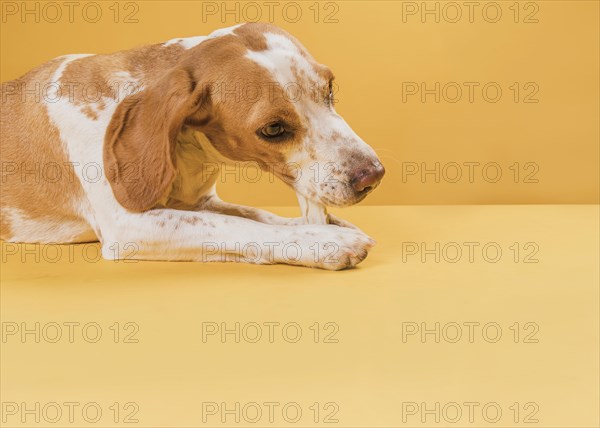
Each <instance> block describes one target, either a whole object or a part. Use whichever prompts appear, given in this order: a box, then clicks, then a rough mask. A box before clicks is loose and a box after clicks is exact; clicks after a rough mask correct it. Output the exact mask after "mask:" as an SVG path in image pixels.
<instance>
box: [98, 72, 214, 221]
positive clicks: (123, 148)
mask: <svg viewBox="0 0 600 428" xmlns="http://www.w3.org/2000/svg"><path fill="white" fill-rule="evenodd" d="M201 86H202V85H199V84H198V82H196V81H195V79H194V76H193V73H192V72H191V71H190V70H188V69H186V68H175V69H173V70H171V71H169V72H168V73H167V74H166V75H165V76H163V77H162V78H161V79H160V80H159V81H157V82H156V83H155V84H153V85H152V86H150V87H148V88H145V89H144V90H142V91H140V92H138V93H136V94H133V95H130V96H128V97H127V98H125V99H124V100H123V101H122V102H121V104H120V105H119V106H118V107H117V109H116V110H115V112H114V114H113V116H112V119H111V121H110V124H109V126H108V128H107V130H106V135H105V138H104V153H103V156H104V167H105V171H106V176H107V178H108V181H109V183H110V185H111V187H112V190H113V192H114V194H115V197H116V198H117V200H118V201H119V203H120V204H121V205H123V206H124V207H125V208H127V209H129V210H131V211H138V212H139V211H146V210H148V209H150V208H152V207H153V206H155V205H156V204H157V202H158V201H159V199H160V198H161V197H163V196H164V194H165V193H166V192H167V190H168V189H169V187H170V186H171V183H172V182H173V180H174V179H175V175H176V172H175V167H176V165H175V164H174V156H173V154H174V152H175V144H176V140H177V135H178V134H179V132H180V131H181V128H182V127H183V125H184V122H185V120H186V118H188V117H189V116H190V115H192V114H193V113H194V112H196V111H198V109H199V108H200V105H201V104H202V102H203V101H204V100H203V98H204V94H203V88H202V87H201Z"/></svg>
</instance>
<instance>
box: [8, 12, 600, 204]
mask: <svg viewBox="0 0 600 428" xmlns="http://www.w3.org/2000/svg"><path fill="white" fill-rule="evenodd" d="M4 3H7V2H4ZM17 3H18V4H20V3H21V2H17ZM32 3H35V2H32ZM32 3H28V4H30V7H31V8H33V6H31V4H32ZM135 3H136V4H137V5H138V6H139V10H138V11H137V13H136V14H135V15H134V18H135V19H138V20H139V22H138V23H123V22H122V21H124V20H125V15H126V14H127V13H130V12H132V11H133V9H131V8H127V9H126V8H125V3H121V7H120V9H119V10H120V12H121V13H120V15H119V17H118V20H119V21H120V22H119V23H114V22H113V19H114V10H113V9H109V8H110V7H113V6H112V5H113V4H114V2H112V1H108V2H100V4H101V5H102V17H101V19H100V20H99V21H98V22H97V23H89V22H85V21H84V20H83V19H82V18H81V16H82V9H83V6H80V7H79V8H78V9H75V15H74V17H75V19H74V21H75V22H74V23H69V22H68V20H67V16H66V9H64V10H65V12H64V14H63V17H62V19H61V20H60V21H59V22H57V23H48V22H44V20H43V19H40V21H41V22H40V23H35V22H33V20H34V18H35V17H34V16H33V15H31V16H27V17H26V22H25V23H22V22H21V21H22V19H21V18H20V16H19V15H9V16H6V19H5V20H6V22H3V23H2V30H1V36H2V42H1V45H0V51H1V56H2V58H1V59H2V61H1V62H2V67H1V75H0V77H1V79H2V81H6V80H9V79H13V78H16V77H18V76H20V75H22V74H23V73H25V72H26V71H28V70H29V69H31V68H32V67H34V66H36V65H38V64H40V63H43V62H44V61H47V60H49V59H51V58H54V57H56V56H59V55H63V54H70V53H101V52H113V51H116V50H121V49H128V48H131V47H134V46H138V45H142V44H147V43H157V42H161V41H166V40H169V39H171V38H175V37H182V36H193V35H206V34H208V33H210V32H211V31H212V30H214V29H216V28H220V27H224V26H229V25H233V24H236V23H237V21H236V17H235V15H234V14H229V15H226V16H225V18H226V19H225V20H222V19H221V16H220V14H216V15H208V14H204V15H203V13H202V11H203V6H202V5H203V3H202V2H195V1H140V2H135ZM204 3H207V2H204ZM209 3H210V2H209ZM212 3H215V4H217V6H218V7H219V8H221V6H220V5H221V4H222V2H212ZM235 3H236V2H230V3H228V4H229V6H228V7H229V8H230V9H231V10H233V9H234V7H235V6H234V4H235ZM258 3H259V4H263V2H258ZM327 3H328V2H322V3H321V5H320V6H319V8H318V10H319V11H320V14H319V16H318V19H317V20H318V21H319V22H317V23H315V22H314V20H315V12H314V9H310V8H311V7H313V8H314V2H312V1H308V2H307V1H304V2H297V4H300V5H301V10H302V15H301V18H300V19H299V21H298V22H296V23H292V22H289V19H288V20H286V19H283V6H282V5H283V3H280V4H279V6H278V8H277V9H275V13H274V15H273V17H274V22H275V23H276V24H278V25H280V26H282V27H283V28H285V29H287V30H288V31H290V32H291V33H292V34H294V35H295V36H297V37H298V38H299V39H300V41H301V42H302V43H304V45H305V46H306V47H307V48H308V50H309V51H310V52H311V53H312V54H313V55H314V56H315V58H316V59H317V60H318V61H320V62H323V63H325V64H327V65H329V66H330V67H331V68H332V69H333V71H334V73H335V74H336V77H337V82H338V84H339V90H338V93H337V96H336V98H337V99H338V101H339V103H338V106H337V108H338V111H339V112H340V113H341V114H342V116H344V118H345V119H346V120H347V121H348V123H349V124H350V125H351V126H352V127H353V128H354V129H355V131H356V132H357V133H358V134H359V135H360V136H361V137H362V138H363V139H364V140H365V141H366V142H367V143H369V144H370V145H371V146H372V147H374V148H375V149H376V151H377V153H378V154H379V156H380V157H381V159H382V160H383V163H384V165H385V166H386V168H387V176H386V177H385V180H384V182H383V183H382V185H381V186H380V188H379V189H378V190H377V191H376V192H375V193H374V194H373V195H371V196H370V197H369V198H367V200H366V201H365V202H364V203H365V204H373V205H382V204H387V205H390V204H463V203H466V204H469V203H470V204H473V203H486V204H488V203H501V204H506V203H536V204H537V203H597V202H598V181H599V175H598V157H599V151H598V140H599V134H598V116H599V114H600V112H599V107H598V99H599V91H598V84H599V83H598V81H599V79H598V69H599V64H598V51H599V42H598V40H599V32H598V2H597V1H541V2H534V4H536V5H537V6H538V8H539V10H538V11H537V12H536V13H535V14H534V15H533V16H530V17H529V19H537V20H538V21H539V22H537V23H525V22H522V21H525V20H526V18H527V17H528V16H529V15H530V14H531V13H533V12H534V10H533V9H532V8H531V6H527V7H526V6H525V5H526V4H527V2H521V3H520V5H519V11H520V13H519V18H518V21H519V22H518V23H515V22H514V17H515V15H514V9H510V7H514V6H512V5H513V3H514V2H512V1H501V2H498V4H500V5H501V9H502V16H501V18H500V19H499V21H498V22H496V23H490V22H487V21H486V19H485V18H488V19H493V18H494V15H493V13H492V9H488V12H487V14H486V15H485V17H484V15H483V5H485V4H486V2H479V3H480V6H479V7H478V8H476V9H475V13H474V15H473V21H474V22H473V23H470V22H469V17H468V9H467V8H466V7H464V6H463V7H462V18H461V20H460V21H459V22H457V23H449V22H447V21H446V20H445V19H444V17H446V18H447V19H452V17H453V13H454V12H453V11H452V10H450V9H447V6H446V4H447V3H445V2H441V3H439V5H440V6H439V7H440V13H441V18H440V21H441V22H440V23H436V22H434V18H435V17H434V16H433V15H427V16H426V20H425V22H421V21H422V18H421V16H420V15H419V14H417V15H408V14H405V15H404V17H405V19H403V8H404V9H405V10H406V8H407V7H408V6H406V3H407V2H401V1H397V2H396V1H346V2H329V4H330V6H326V5H327ZM421 3H422V2H416V4H417V6H419V7H421ZM435 3H436V2H430V3H429V6H428V7H430V8H433V7H434V6H433V5H434V4H435ZM487 3H489V2H487ZM82 4H83V3H82ZM239 4H240V6H239V11H240V15H239V18H240V19H243V18H244V16H245V17H247V18H252V17H253V11H252V10H251V9H248V8H246V9H244V6H243V5H244V3H243V2H241V3H239ZM331 4H334V5H337V6H336V7H337V9H334V8H333V6H331ZM458 4H461V5H462V2H458ZM205 7H206V6H205ZM287 10H288V17H289V18H290V19H293V15H292V10H291V9H287ZM336 10H337V12H336ZM78 11H79V13H78ZM244 11H245V15H244ZM261 11H262V13H263V16H262V18H263V20H267V19H268V9H267V8H266V7H263V8H261ZM333 12H335V14H334V15H333V16H331V17H330V18H332V19H337V20H338V21H339V22H338V23H325V22H323V21H325V20H326V17H327V16H328V15H329V14H331V13H333ZM40 13H42V12H41V9H40ZM51 13H53V12H52V11H51V10H48V11H47V14H48V16H50V17H52V16H54V15H50V14H51ZM89 14H90V16H92V14H91V12H89ZM92 17H93V16H92ZM203 21H205V22H203ZM403 21H406V22H403ZM402 82H417V83H420V82H426V83H427V86H428V87H429V88H432V87H433V86H434V85H435V82H440V84H441V85H442V86H443V85H444V84H446V83H448V82H457V83H458V84H460V85H461V86H462V85H463V82H478V83H479V84H480V86H479V92H476V98H475V100H474V102H473V103H470V102H468V100H467V94H466V87H464V86H462V87H463V89H464V91H463V95H462V98H461V100H460V101H458V102H456V103H450V102H444V101H442V102H440V103H439V104H438V103H435V102H434V101H433V97H432V96H428V98H427V102H426V103H422V102H420V100H419V96H418V95H416V96H412V97H409V98H407V102H402ZM488 82H496V83H498V85H500V87H501V88H502V91H503V93H502V97H501V99H500V100H499V101H498V102H496V103H490V102H486V101H484V99H483V98H482V95H481V88H482V86H483V85H485V84H486V83H488ZM514 82H519V84H520V85H521V91H520V99H521V101H522V98H523V97H524V96H525V94H526V93H527V92H528V91H527V90H524V89H523V85H524V84H526V83H527V82H534V83H535V84H537V86H538V87H539V92H538V93H537V94H536V95H535V98H536V99H538V100H539V102H538V103H523V102H519V103H515V102H514V100H513V92H512V91H511V90H510V89H509V87H510V86H511V85H512V84H513V83H514ZM452 94H453V93H449V95H448V96H449V97H453V95H452ZM415 162H416V163H417V164H419V165H421V164H422V163H425V166H426V167H427V168H429V169H431V168H434V166H435V163H436V162H439V163H440V167H443V166H444V165H447V164H448V163H449V162H456V163H458V164H460V165H462V172H463V177H462V180H460V181H459V182H457V183H450V182H445V181H444V180H443V179H442V180H441V182H440V183H435V181H434V177H433V175H429V176H427V177H426V181H425V182H424V183H423V182H422V180H421V179H420V177H419V176H417V175H414V176H408V177H406V179H405V180H403V177H402V171H403V168H404V169H405V168H406V163H415ZM465 162H478V163H479V164H480V165H484V164H487V163H490V162H495V163H496V164H498V165H499V166H500V168H501V171H502V178H501V179H500V180H499V181H498V182H496V183H489V182H487V181H486V180H485V179H484V178H483V177H482V166H479V167H478V168H477V170H476V171H475V172H476V175H475V176H474V182H473V183H469V181H468V179H467V177H466V175H467V173H468V169H467V167H466V166H464V165H463V164H464V163H465ZM516 162H517V163H519V168H520V170H521V174H520V177H519V179H518V181H519V183H515V182H514V171H513V170H511V169H510V167H511V166H512V165H514V164H515V163H516ZM528 162H531V163H534V164H535V165H536V166H537V169H538V171H537V173H536V174H535V177H534V178H536V179H537V180H538V182H537V183H525V182H523V181H524V180H523V179H524V175H525V174H526V173H527V172H529V171H533V170H532V169H524V167H525V164H526V163H528ZM403 164H404V167H403ZM528 168H533V167H528ZM490 171H492V170H490ZM448 173H449V174H450V173H452V174H454V172H453V171H450V170H449V171H448ZM225 181H226V183H225V185H221V186H220V194H221V195H222V197H223V198H224V199H226V200H229V201H233V202H239V203H245V204H255V205H256V204H258V205H290V204H295V196H294V194H293V193H292V192H291V191H290V190H289V189H288V188H287V187H285V186H284V185H283V184H281V183H279V182H273V183H270V182H269V181H270V180H269V179H268V177H267V176H266V175H264V176H263V180H262V181H261V182H260V183H248V182H244V180H243V179H242V178H240V179H239V180H238V181H239V182H237V183H236V178H235V176H233V175H229V176H227V177H226V180H225Z"/></svg>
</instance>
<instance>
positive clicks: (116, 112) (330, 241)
mask: <svg viewBox="0 0 600 428" xmlns="http://www.w3.org/2000/svg"><path fill="white" fill-rule="evenodd" d="M332 80H333V74H332V72H331V71H330V70H329V69H328V68H327V67H325V66H323V65H321V64H319V63H317V62H316V61H315V60H314V59H313V58H312V57H311V55H310V54H309V53H308V52H307V51H306V49H305V48H304V47H303V46H302V45H301V44H300V43H299V42H298V41H297V40H296V39H295V38H293V37H292V36H291V35H289V34H288V33H286V32H285V31H283V30H281V29H279V28H278V27H276V26H273V25H268V24H261V23H253V24H243V25H238V26H235V27H231V28H226V29H222V30H217V31H215V32H213V33H212V34H210V35H209V36H207V37H191V38H183V39H174V40H171V41H168V42H166V43H162V44H156V45H151V46H145V47H141V48H136V49H131V50H127V51H122V52H117V53H113V54H102V55H67V56H63V57H59V58H56V59H54V60H51V61H49V62H47V63H45V64H43V65H41V66H39V67H37V68H35V69H34V70H32V71H30V72H29V73H27V74H25V75H24V76H23V77H21V78H20V79H16V80H13V81H10V82H5V83H3V84H2V114H1V118H2V120H1V134H0V136H1V161H2V192H1V204H0V207H1V215H2V216H1V219H0V228H1V238H2V239H4V240H6V241H10V242H38V243H77V242H90V241H97V240H100V241H101V243H102V255H103V257H105V258H109V259H114V258H124V257H125V258H136V259H145V260H192V261H245V262H250V263H265V264H266V263H288V264H296V265H303V266H312V267H322V268H326V269H335V270H337V269H343V268H346V267H350V266H354V265H356V264H357V263H359V262H360V261H362V260H363V259H364V258H365V257H366V255H367V252H368V250H369V249H370V248H371V247H372V246H373V244H374V241H373V240H372V239H371V238H369V237H368V236H367V235H365V234H364V233H363V232H361V231H360V230H359V229H357V228H356V227H354V226H353V225H351V224H349V223H347V222H345V221H343V220H341V219H338V218H335V217H334V216H329V223H330V224H306V219H305V218H298V219H289V218H282V217H278V216H276V215H273V214H271V213H268V212H265V211H262V210H259V209H255V208H251V207H245V206H239V205H234V204H230V203H226V202H223V201H221V200H220V199H219V198H218V197H217V194H216V192H215V183H216V181H217V177H218V171H217V170H215V169H214V168H213V169H211V173H210V174H206V170H205V169H203V168H202V165H203V164H205V163H208V162H212V163H213V164H218V165H220V164H222V163H231V162H246V161H254V162H256V163H257V164H258V165H259V166H260V167H261V168H263V169H265V170H269V171H270V172H272V173H273V174H275V175H276V176H278V177H279V178H281V179H282V180H284V181H286V182H288V183H289V184H290V186H292V187H293V188H294V189H295V190H296V192H297V193H298V194H299V195H300V196H299V198H300V199H301V198H305V199H306V200H307V201H314V202H316V203H318V204H323V205H325V206H347V205H351V204H354V203H356V202H359V201H360V200H362V199H363V198H364V197H365V196H366V194H367V193H369V192H370V191H371V190H372V189H373V188H375V187H376V186H377V184H378V183H379V182H380V180H381V178H382V176H383V173H384V169H383V166H382V165H381V163H380V162H379V160H378V158H377V156H376V154H375V152H374V151H373V150H372V149H371V148H370V147H369V146H368V145H367V144H365V143H364V142H363V141H362V140H361V139H360V138H359V137H358V136H357V135H356V134H355V133H354V132H353V131H352V129H351V128H350V127H349V126H348V125H347V124H346V122H345V121H344V120H343V119H342V118H341V117H340V116H339V115H338V114H337V113H336V112H335V110H334V107H333V95H332ZM273 83H275V84H273ZM132 88H134V89H133V90H132ZM290 88H291V89H292V91H290ZM291 92H293V93H294V96H290V93H291ZM249 93H251V94H252V95H248V94H249ZM240 94H242V96H240ZM244 94H245V95H244ZM256 94H259V96H257V95H256ZM290 164H293V165H296V166H297V168H296V169H295V170H294V169H290V168H289V165H290ZM315 165H318V166H319V168H324V166H325V165H327V166H328V167H327V173H326V175H327V176H328V179H327V180H324V179H321V180H319V179H318V178H319V177H318V174H315V173H314V170H315ZM290 171H291V172H290ZM321 171H324V169H322V170H321Z"/></svg>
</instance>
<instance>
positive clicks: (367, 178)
mask: <svg viewBox="0 0 600 428" xmlns="http://www.w3.org/2000/svg"><path fill="white" fill-rule="evenodd" d="M384 174H385V168H384V167H383V165H381V164H380V163H377V164H376V165H371V166H369V167H367V168H360V169H358V170H357V171H356V173H355V174H354V176H353V177H352V179H351V180H350V184H352V188H353V189H354V190H356V191H357V192H363V191H364V190H367V189H369V188H373V187H375V185H377V184H378V183H379V182H380V181H381V179H382V178H383V175H384Z"/></svg>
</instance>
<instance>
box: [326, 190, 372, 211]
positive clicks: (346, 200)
mask: <svg viewBox="0 0 600 428" xmlns="http://www.w3.org/2000/svg"><path fill="white" fill-rule="evenodd" d="M371 190H372V189H368V190H364V191H362V192H352V194H351V195H348V196H346V197H343V198H340V197H335V196H331V195H319V203H321V204H323V205H325V206H327V207H335V208H345V207H350V206H352V205H356V204H358V203H359V202H361V201H362V200H363V199H365V198H366V197H367V195H368V194H369V193H371Z"/></svg>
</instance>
